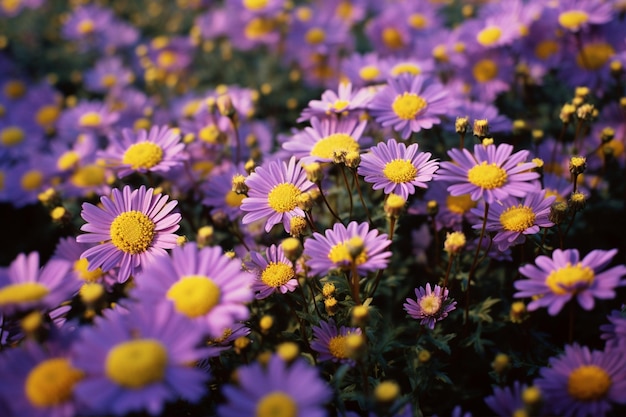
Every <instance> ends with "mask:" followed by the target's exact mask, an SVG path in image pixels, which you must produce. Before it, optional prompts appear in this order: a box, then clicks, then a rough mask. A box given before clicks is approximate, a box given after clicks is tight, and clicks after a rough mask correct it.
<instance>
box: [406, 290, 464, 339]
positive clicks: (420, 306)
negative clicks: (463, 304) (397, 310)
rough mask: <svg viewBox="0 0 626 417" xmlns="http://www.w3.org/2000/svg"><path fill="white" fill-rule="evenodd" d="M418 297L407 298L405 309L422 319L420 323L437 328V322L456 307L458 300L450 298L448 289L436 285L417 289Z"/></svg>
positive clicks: (411, 314)
mask: <svg viewBox="0 0 626 417" xmlns="http://www.w3.org/2000/svg"><path fill="white" fill-rule="evenodd" d="M415 296H416V299H415V300H414V299H412V298H407V299H406V303H404V310H405V311H406V312H407V313H408V315H409V316H411V317H412V318H414V319H416V320H420V324H423V325H425V326H428V328H429V329H431V330H432V329H434V328H435V323H436V322H438V321H441V320H443V319H445V318H446V317H448V313H450V312H451V311H452V310H454V309H455V308H456V301H453V300H452V299H450V298H448V289H447V288H442V287H440V286H439V285H435V287H434V288H433V289H431V288H430V284H429V283H427V284H426V287H425V288H424V287H419V288H416V289H415Z"/></svg>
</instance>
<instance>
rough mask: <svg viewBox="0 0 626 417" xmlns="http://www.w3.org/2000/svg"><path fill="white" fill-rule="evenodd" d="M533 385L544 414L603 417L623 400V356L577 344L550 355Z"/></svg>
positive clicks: (625, 385) (625, 397)
mask: <svg viewBox="0 0 626 417" xmlns="http://www.w3.org/2000/svg"><path fill="white" fill-rule="evenodd" d="M539 373H540V377H539V378H538V379H536V380H535V382H534V383H535V385H537V386H538V387H539V389H540V390H541V394H542V396H543V399H544V401H545V404H546V408H547V410H546V411H547V413H548V414H554V415H562V416H565V417H586V416H593V417H602V416H605V415H606V414H607V413H608V412H609V411H611V410H612V408H613V405H614V404H625V403H626V356H624V355H623V353H622V352H619V351H617V350H607V351H598V350H593V351H590V350H589V348H587V347H586V346H580V345H578V344H573V345H567V346H565V352H564V353H563V354H562V355H560V356H558V357H553V358H550V365H549V367H546V368H542V369H541V370H540V371H539Z"/></svg>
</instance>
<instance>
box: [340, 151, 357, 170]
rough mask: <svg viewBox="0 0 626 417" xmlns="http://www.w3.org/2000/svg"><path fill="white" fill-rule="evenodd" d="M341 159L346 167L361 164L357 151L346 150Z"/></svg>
mask: <svg viewBox="0 0 626 417" xmlns="http://www.w3.org/2000/svg"><path fill="white" fill-rule="evenodd" d="M343 159H344V164H346V166H347V167H348V168H357V167H358V166H359V165H360V164H361V154H360V153H359V152H358V151H350V152H347V153H346V155H345V156H344V158H343Z"/></svg>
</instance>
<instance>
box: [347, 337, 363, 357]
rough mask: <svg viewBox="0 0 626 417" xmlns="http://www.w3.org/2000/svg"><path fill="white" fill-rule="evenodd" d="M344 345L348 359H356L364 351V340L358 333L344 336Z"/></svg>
mask: <svg viewBox="0 0 626 417" xmlns="http://www.w3.org/2000/svg"><path fill="white" fill-rule="evenodd" d="M345 343H346V350H347V351H348V357H350V358H358V357H359V356H361V354H362V353H363V352H364V350H365V338H364V337H363V335H362V334H360V333H350V334H348V335H346V339H345Z"/></svg>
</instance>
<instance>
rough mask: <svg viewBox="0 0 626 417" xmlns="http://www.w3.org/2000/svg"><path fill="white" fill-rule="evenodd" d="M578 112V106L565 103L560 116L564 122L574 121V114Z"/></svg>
mask: <svg viewBox="0 0 626 417" xmlns="http://www.w3.org/2000/svg"><path fill="white" fill-rule="evenodd" d="M575 112H576V107H575V106H574V105H572V104H564V105H563V107H561V113H560V114H559V118H560V119H561V121H562V122H563V123H566V124H567V123H570V122H571V121H572V116H573V115H574V113H575Z"/></svg>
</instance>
